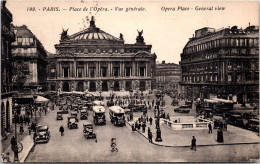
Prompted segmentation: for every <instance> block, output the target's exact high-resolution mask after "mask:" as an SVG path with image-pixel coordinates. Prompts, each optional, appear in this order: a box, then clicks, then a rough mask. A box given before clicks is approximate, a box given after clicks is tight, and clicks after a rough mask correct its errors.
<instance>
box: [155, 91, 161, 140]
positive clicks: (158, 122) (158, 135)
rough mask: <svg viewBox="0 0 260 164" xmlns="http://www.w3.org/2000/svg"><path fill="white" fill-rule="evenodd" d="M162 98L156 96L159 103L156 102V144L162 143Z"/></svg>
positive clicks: (158, 95)
mask: <svg viewBox="0 0 260 164" xmlns="http://www.w3.org/2000/svg"><path fill="white" fill-rule="evenodd" d="M160 97H161V95H160V94H156V98H157V102H156V107H157V121H156V138H155V141H156V142H162V137H161V129H160V100H159V98H160Z"/></svg>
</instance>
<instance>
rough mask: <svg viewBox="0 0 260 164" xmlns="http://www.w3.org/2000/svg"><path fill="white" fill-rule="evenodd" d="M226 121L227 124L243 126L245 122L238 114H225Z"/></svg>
mask: <svg viewBox="0 0 260 164" xmlns="http://www.w3.org/2000/svg"><path fill="white" fill-rule="evenodd" d="M227 122H228V123H229V124H232V125H235V126H240V127H243V126H244V125H245V124H244V122H243V118H242V116H241V115H240V114H232V113H230V114H227Z"/></svg>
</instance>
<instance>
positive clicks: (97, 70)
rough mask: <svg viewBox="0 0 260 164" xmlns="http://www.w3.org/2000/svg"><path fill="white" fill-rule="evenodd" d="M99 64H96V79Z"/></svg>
mask: <svg viewBox="0 0 260 164" xmlns="http://www.w3.org/2000/svg"><path fill="white" fill-rule="evenodd" d="M98 73H99V72H98V62H96V77H98ZM96 85H97V83H96Z"/></svg>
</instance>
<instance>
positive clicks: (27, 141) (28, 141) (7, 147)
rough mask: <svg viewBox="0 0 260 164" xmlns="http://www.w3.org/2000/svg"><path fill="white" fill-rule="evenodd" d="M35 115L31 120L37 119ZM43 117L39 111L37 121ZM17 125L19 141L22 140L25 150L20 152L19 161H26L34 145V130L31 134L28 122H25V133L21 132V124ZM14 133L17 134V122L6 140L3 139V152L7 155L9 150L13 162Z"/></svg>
mask: <svg viewBox="0 0 260 164" xmlns="http://www.w3.org/2000/svg"><path fill="white" fill-rule="evenodd" d="M50 112H51V111H50ZM47 115H48V112H47V114H46V116H47ZM34 116H35V115H34V114H33V118H32V119H31V122H32V121H34V120H35V117H34ZM41 117H45V114H44V113H42V116H41ZM41 117H40V116H39V114H38V113H37V115H36V119H37V122H39V120H40V119H41ZM16 126H17V138H18V141H20V142H21V143H22V144H23V150H22V152H21V153H19V154H18V156H19V162H24V161H25V159H26V157H27V155H28V154H29V152H30V151H31V149H32V148H33V147H34V142H33V132H32V133H31V135H29V131H28V125H27V124H26V125H25V124H23V128H24V133H23V134H20V133H19V129H20V124H17V125H16ZM14 135H15V124H14V123H13V125H12V131H11V133H10V134H9V135H8V138H7V139H6V140H2V141H1V152H2V153H4V154H5V155H6V153H7V152H9V153H10V155H9V157H10V160H11V162H13V160H14V152H13V151H12V150H11V144H10V141H11V138H12V136H14Z"/></svg>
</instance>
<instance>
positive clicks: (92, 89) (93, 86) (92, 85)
mask: <svg viewBox="0 0 260 164" xmlns="http://www.w3.org/2000/svg"><path fill="white" fill-rule="evenodd" d="M89 91H90V92H96V82H93V81H92V82H90V83H89Z"/></svg>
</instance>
